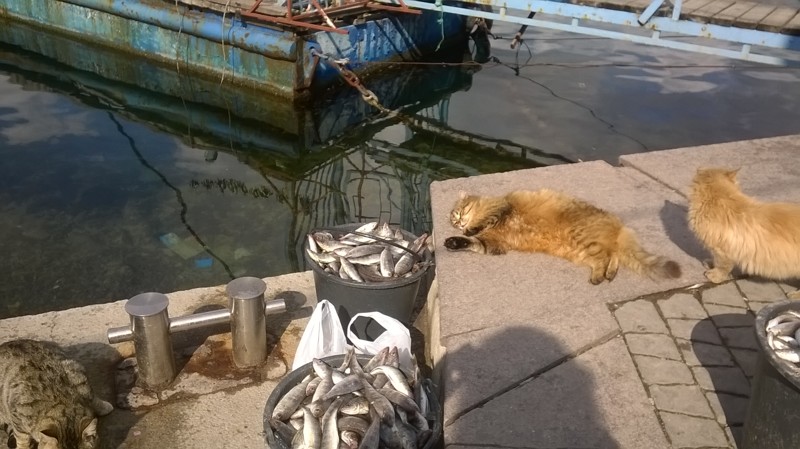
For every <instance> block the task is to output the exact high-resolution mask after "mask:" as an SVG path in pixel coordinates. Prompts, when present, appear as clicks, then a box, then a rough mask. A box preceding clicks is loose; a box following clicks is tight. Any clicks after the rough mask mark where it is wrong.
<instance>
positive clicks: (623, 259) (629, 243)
mask: <svg viewBox="0 0 800 449" xmlns="http://www.w3.org/2000/svg"><path fill="white" fill-rule="evenodd" d="M617 245H619V246H618V248H619V261H620V263H621V264H622V265H624V266H626V267H628V268H630V269H631V270H633V271H635V272H636V273H639V274H641V275H643V276H647V277H649V278H651V279H676V278H679V277H681V267H680V265H678V263H677V262H675V261H674V260H669V259H667V258H666V257H663V256H656V255H655V254H650V253H648V252H647V251H645V250H644V249H643V248H642V246H641V245H639V241H638V240H637V239H636V236H635V235H634V234H633V231H631V230H630V229H628V228H622V231H620V233H619V237H617Z"/></svg>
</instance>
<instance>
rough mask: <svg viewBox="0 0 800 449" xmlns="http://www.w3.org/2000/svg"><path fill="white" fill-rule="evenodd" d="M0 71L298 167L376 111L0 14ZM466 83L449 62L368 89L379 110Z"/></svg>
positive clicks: (355, 100) (372, 82)
mask: <svg viewBox="0 0 800 449" xmlns="http://www.w3.org/2000/svg"><path fill="white" fill-rule="evenodd" d="M457 56H460V55H454V57H457ZM0 71H4V72H8V73H12V74H19V75H21V76H20V77H18V79H19V81H17V82H19V83H22V84H24V83H28V82H32V81H30V80H36V81H33V82H34V83H37V82H39V83H43V84H45V85H47V86H49V88H50V89H53V90H56V91H63V92H64V93H66V94H68V95H73V96H75V97H76V98H78V99H80V100H82V101H87V102H89V103H90V104H92V105H95V106H99V107H108V108H112V109H113V110H114V111H115V113H119V114H123V115H126V116H129V117H131V118H132V119H134V120H137V121H140V122H147V123H150V124H151V125H152V126H154V127H156V128H159V129H162V130H165V131H167V132H169V133H172V134H176V135H179V136H183V137H184V138H185V139H186V140H187V141H190V142H191V144H192V145H193V146H197V147H203V148H220V149H222V150H224V149H225V148H226V147H229V145H230V142H231V141H236V148H237V150H253V151H255V152H267V153H269V154H270V155H271V156H272V158H274V159H275V160H276V161H280V162H276V164H283V166H284V167H287V166H298V169H301V168H304V167H310V166H314V165H315V164H316V163H319V160H317V159H315V158H314V157H313V156H310V155H311V154H313V153H316V152H318V150H324V151H323V152H327V151H329V149H330V146H329V145H330V142H331V141H332V140H335V139H337V138H339V137H340V136H341V135H342V134H343V133H345V132H347V131H348V130H349V129H351V128H352V127H354V126H356V125H359V124H361V123H362V122H364V121H365V120H368V119H369V117H370V116H372V115H373V114H374V113H375V112H376V111H375V110H374V109H373V108H371V106H369V105H367V104H366V103H365V102H364V101H363V100H362V99H361V97H360V95H359V94H358V92H357V91H356V90H355V89H344V90H339V91H336V92H328V93H326V95H322V96H319V97H317V98H315V100H314V102H313V103H312V104H309V105H298V104H296V103H294V102H290V101H286V99H285V98H278V97H273V96H270V95H256V92H253V91H252V90H250V89H242V88H237V87H235V86H233V85H232V84H231V83H229V82H228V81H225V82H223V83H221V84H220V82H219V80H204V79H200V78H198V77H195V76H193V75H192V74H189V73H186V72H182V73H177V72H176V70H175V67H174V66H172V67H169V66H164V65H160V64H156V63H154V62H152V61H149V60H141V59H133V58H130V57H129V55H127V54H125V53H122V52H118V51H114V50H111V49H108V48H105V47H102V46H99V45H93V44H91V43H87V42H85V41H78V40H74V39H70V38H66V37H64V36H61V35H56V34H53V33H47V32H43V31H42V30H40V29H38V28H34V27H30V26H27V25H24V24H20V23H15V22H11V21H8V20H4V19H0ZM471 79H472V76H471V73H470V72H469V71H467V70H462V69H459V68H455V67H454V68H451V69H446V70H445V69H443V68H440V69H437V70H433V69H427V70H422V69H420V70H405V71H403V73H402V74H397V75H392V74H387V75H386V76H375V77H372V78H370V79H369V81H368V82H367V86H368V87H369V88H370V89H371V90H373V91H374V92H375V93H376V94H377V95H378V98H379V99H380V101H381V103H382V104H383V105H385V106H386V107H388V108H391V109H398V108H403V107H406V106H409V105H411V106H410V108H409V109H410V110H411V111H414V110H417V109H421V108H423V107H424V106H425V105H426V104H430V103H431V102H436V101H438V100H439V99H440V98H442V97H443V96H445V95H447V94H449V93H451V92H455V91H457V90H460V89H466V88H468V87H469V86H470V83H471ZM187 130H189V131H188V132H187Z"/></svg>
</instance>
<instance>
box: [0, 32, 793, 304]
mask: <svg viewBox="0 0 800 449" xmlns="http://www.w3.org/2000/svg"><path fill="white" fill-rule="evenodd" d="M0 26H2V27H4V30H6V31H5V32H3V33H0V34H3V35H4V36H5V39H6V43H2V44H0V161H1V162H0V273H2V282H0V317H9V316H17V315H24V314H31V313H38V312H43V311H49V310H59V309H64V308H68V307H73V306H78V305H86V304H93V303H102V302H109V301H115V300H119V299H124V298H128V297H130V296H132V295H134V294H137V293H140V292H143V291H161V292H170V291H175V290H181V289H187V288H193V287H200V286H210V285H218V284H223V283H226V282H228V281H229V280H231V279H232V278H234V277H236V276H241V275H252V276H259V277H265V276H273V275H279V274H283V273H289V272H294V271H299V270H303V269H305V268H306V267H305V265H304V261H303V259H302V255H301V254H302V253H301V252H300V248H301V242H302V239H303V236H304V235H305V234H306V233H307V232H308V231H309V230H310V229H313V228H317V227H325V226H331V225H336V224H342V223H349V222H354V221H367V220H378V219H379V220H384V221H389V222H390V223H392V224H396V225H400V226H402V227H403V228H405V229H407V230H410V231H412V232H415V233H420V232H423V231H429V230H430V223H431V217H430V214H431V212H430V201H429V191H428V187H429V185H430V183H431V182H432V181H434V180H441V179H448V178H453V177H462V176H472V175H478V174H482V173H491V172H499V171H508V170H517V169H524V168H532V167H537V166H542V165H550V164H558V163H569V162H573V161H578V160H597V159H602V160H607V161H609V162H610V163H616V160H617V158H618V156H619V155H621V154H626V153H634V152H641V151H651V150H658V149H665V148H674V147H681V146H688V145H699V144H706V143H715V142H723V141H731V140H739V139H749V138H757V137H768V136H775V135H783V134H791V133H798V132H800V82H799V81H800V70H798V69H797V68H796V67H795V68H774V67H764V66H757V65H752V64H743V63H738V62H737V63H734V62H732V61H729V60H724V59H716V58H711V57H706V56H695V55H690V54H684V53H679V52H671V51H667V50H658V49H650V48H646V47H637V46H634V45H632V44H626V43H622V42H609V41H604V40H598V39H586V38H580V37H578V38H576V37H574V36H571V35H568V34H557V33H545V32H535V31H529V32H528V33H529V34H528V36H529V40H528V41H526V43H527V46H523V47H522V50H521V51H519V52H515V51H512V50H510V49H508V45H507V44H508V42H509V41H507V40H505V41H504V40H498V41H495V42H493V43H492V45H493V53H494V55H495V56H496V57H497V58H498V59H499V61H500V62H501V63H497V62H493V63H488V64H486V65H484V66H483V67H480V68H479V67H476V66H475V65H469V66H451V67H428V66H406V67H404V68H403V70H401V71H397V72H395V73H393V74H392V75H391V76H385V77H383V78H381V79H379V80H375V81H372V82H371V84H370V86H369V87H370V88H372V89H373V90H374V91H375V92H376V93H377V94H378V97H379V98H380V99H381V101H382V103H383V104H384V105H386V106H389V107H391V108H393V109H396V108H402V109H403V110H404V114H405V116H410V117H415V118H416V119H417V120H418V123H417V124H416V125H414V126H409V125H407V124H405V123H404V122H403V121H402V120H399V119H397V118H392V117H388V118H387V117H380V116H376V115H375V114H374V112H375V111H373V110H371V109H370V108H369V107H368V106H366V105H365V104H364V103H363V102H362V101H360V99H359V97H358V95H357V94H356V93H355V92H351V91H347V90H344V91H342V92H340V93H337V94H332V95H329V96H324V97H321V98H319V99H317V100H316V101H315V102H313V103H312V104H310V105H307V106H304V107H292V106H290V105H287V104H285V102H281V101H272V100H269V99H265V98H263V96H262V95H261V94H256V93H253V92H243V91H241V90H237V89H234V88H232V87H230V86H229V85H228V84H226V83H224V82H223V83H220V82H218V81H210V80H201V79H196V78H193V77H191V76H188V75H187V74H186V73H178V70H176V68H175V67H164V66H156V65H151V64H149V63H147V62H145V61H135V60H132V59H131V58H129V57H127V56H124V55H117V54H114V53H111V52H109V51H107V50H103V49H99V48H95V47H91V46H87V45H86V44H82V43H78V42H70V41H67V40H65V39H64V38H63V37H55V36H47V35H46V34H43V33H41V32H35V31H32V30H25V29H15V34H14V35H13V37H9V36H10V34H9V33H8V30H9V29H10V28H9V27H12V25H10V24H0ZM495 32H496V34H498V35H499V36H501V37H502V36H513V33H514V32H516V29H515V28H514V27H513V26H511V25H504V24H497V25H496V27H495ZM20 36H21V37H20ZM20 39H21V40H20ZM34 41H35V42H37V45H32V43H33V42H34ZM42 41H44V42H45V43H44V44H42ZM28 44H31V45H28ZM31 48H33V49H38V50H37V51H29V50H30V49H31ZM529 50H530V53H528V51H529ZM456 56H457V57H460V54H459V55H456ZM70 58H71V59H70ZM79 61H80V62H79ZM90 69H91V70H90ZM98 72H99V73H100V75H98V74H97V73H98ZM671 169H680V167H674V168H671Z"/></svg>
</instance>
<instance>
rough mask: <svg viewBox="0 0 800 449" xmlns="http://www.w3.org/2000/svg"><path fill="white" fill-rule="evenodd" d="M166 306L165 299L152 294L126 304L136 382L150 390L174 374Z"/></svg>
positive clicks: (137, 296)
mask: <svg viewBox="0 0 800 449" xmlns="http://www.w3.org/2000/svg"><path fill="white" fill-rule="evenodd" d="M167 306H169V299H168V298H167V296H166V295H164V294H161V293H154V292H150V293H142V294H139V295H136V296H134V297H133V298H131V299H129V300H128V302H127V303H125V311H126V312H128V315H130V318H131V326H130V330H131V333H132V334H133V346H134V348H135V349H136V361H137V364H138V365H139V378H140V379H142V382H144V384H145V385H147V386H148V387H151V388H158V387H162V386H164V385H166V384H168V383H170V382H171V381H172V379H174V378H175V375H176V374H177V369H176V368H175V357H174V355H173V353H172V341H171V340H170V338H169V314H168V312H167Z"/></svg>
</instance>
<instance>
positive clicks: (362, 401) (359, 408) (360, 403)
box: [339, 396, 369, 415]
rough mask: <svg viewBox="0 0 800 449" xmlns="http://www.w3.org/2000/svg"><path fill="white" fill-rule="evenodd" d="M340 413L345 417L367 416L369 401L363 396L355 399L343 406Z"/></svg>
mask: <svg viewBox="0 0 800 449" xmlns="http://www.w3.org/2000/svg"><path fill="white" fill-rule="evenodd" d="M339 411H340V412H341V413H342V414H343V415H366V414H367V413H369V401H367V399H366V398H365V397H363V396H359V397H355V398H352V399H349V400H348V401H346V402H345V403H344V404H342V407H341V408H339Z"/></svg>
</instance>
